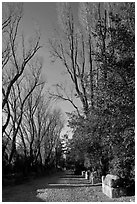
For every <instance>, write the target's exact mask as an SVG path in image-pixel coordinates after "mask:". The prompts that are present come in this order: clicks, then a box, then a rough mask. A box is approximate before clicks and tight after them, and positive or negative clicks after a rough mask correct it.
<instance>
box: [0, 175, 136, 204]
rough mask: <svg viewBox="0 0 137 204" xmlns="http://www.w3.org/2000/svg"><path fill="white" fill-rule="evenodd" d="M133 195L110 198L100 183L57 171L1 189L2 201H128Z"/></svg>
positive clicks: (132, 198)
mask: <svg viewBox="0 0 137 204" xmlns="http://www.w3.org/2000/svg"><path fill="white" fill-rule="evenodd" d="M131 200H134V197H121V198H117V199H110V198H108V197H107V196H106V195H104V194H103V193H102V189H101V185H96V186H92V185H89V183H88V181H87V180H85V179H84V178H82V176H75V175H71V174H64V173H58V174H56V175H55V176H52V177H44V178H38V179H35V180H33V181H31V182H28V183H26V184H22V185H18V186H14V187H6V188H4V189H3V202H129V201H131Z"/></svg>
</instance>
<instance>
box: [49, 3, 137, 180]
mask: <svg viewBox="0 0 137 204" xmlns="http://www.w3.org/2000/svg"><path fill="white" fill-rule="evenodd" d="M71 6H72V4H69V3H60V4H58V15H59V25H60V28H59V29H58V31H57V33H56V34H55V37H54V38H52V39H51V40H50V42H49V43H50V50H51V54H52V59H53V60H56V59H58V60H60V61H61V62H62V63H63V65H64V68H65V69H66V71H67V72H68V75H69V76H70V80H71V82H72V84H73V86H74V90H73V97H72V95H70V97H69V96H68V95H67V97H66V93H65V91H64V90H65V87H63V86H62V85H60V86H59V85H57V93H52V96H53V97H54V98H56V99H60V98H62V100H66V101H69V102H71V104H72V105H73V106H74V109H75V111H74V112H72V113H70V114H68V116H69V126H70V127H71V128H72V129H73V138H72V139H71V140H68V143H69V144H68V154H67V160H68V163H69V164H70V163H71V164H73V165H74V164H75V165H76V164H77V166H79V167H82V166H83V168H87V169H91V170H98V171H99V172H100V176H101V175H106V174H107V173H112V174H116V175H119V176H120V177H121V178H124V179H126V181H129V180H131V179H134V178H135V177H134V176H135V138H134V136H135V135H134V129H135V127H134V126H135V121H134V120H135V115H134V114H135V93H134V90H135V73H134V70H135V4H134V2H130V3H128V2H126V3H124V2H121V3H110V2H106V3H103V2H102V3H97V2H90V3H85V2H84V3H83V2H81V3H79V4H78V16H76V14H75V13H74V12H73V10H72V7H71ZM75 98H79V99H80V101H81V104H82V109H79V107H77V106H76V104H75V103H74V99H75Z"/></svg>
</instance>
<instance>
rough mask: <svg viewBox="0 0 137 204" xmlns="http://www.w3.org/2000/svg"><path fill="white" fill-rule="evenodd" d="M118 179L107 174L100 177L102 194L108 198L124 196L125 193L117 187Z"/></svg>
mask: <svg viewBox="0 0 137 204" xmlns="http://www.w3.org/2000/svg"><path fill="white" fill-rule="evenodd" d="M119 181H120V178H119V177H118V176H116V175H111V174H107V175H106V176H102V192H103V193H104V194H106V195H107V196H108V197H110V198H118V197H121V196H124V195H125V194H126V191H125V189H124V188H123V187H120V186H119Z"/></svg>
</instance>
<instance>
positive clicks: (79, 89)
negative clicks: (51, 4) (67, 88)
mask: <svg viewBox="0 0 137 204" xmlns="http://www.w3.org/2000/svg"><path fill="white" fill-rule="evenodd" d="M59 21H60V25H61V32H60V33H59V36H57V35H56V37H55V38H53V39H51V40H50V41H49V43H50V48H51V54H52V57H53V58H54V59H59V60H61V62H62V63H63V64H64V67H65V68H66V70H67V72H68V74H69V75H70V78H71V81H72V83H73V84H74V86H75V91H76V94H77V95H78V97H79V98H80V100H81V102H82V105H83V109H84V112H85V113H86V114H88V109H89V102H88V94H87V90H86V82H85V78H86V76H87V69H86V52H85V41H84V36H83V34H82V32H81V31H80V30H79V29H77V28H76V26H75V23H74V19H73V14H72V12H71V8H70V6H69V4H68V3H62V4H61V5H60V7H59Z"/></svg>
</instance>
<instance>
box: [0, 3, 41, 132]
mask: <svg viewBox="0 0 137 204" xmlns="http://www.w3.org/2000/svg"><path fill="white" fill-rule="evenodd" d="M22 17H23V4H22V3H3V23H2V29H3V30H2V36H3V45H2V68H3V87H2V93H3V100H2V108H3V109H4V108H5V106H6V107H7V112H8V114H7V115H4V117H6V118H7V119H6V120H5V124H4V125H3V132H5V130H6V127H7V126H8V123H9V120H10V119H9V118H10V109H9V104H8V97H9V95H10V92H11V90H12V87H13V86H14V84H15V83H16V82H17V80H18V79H19V78H20V77H21V76H22V75H23V72H24V70H25V68H26V66H27V65H28V63H29V61H30V60H31V59H32V58H33V57H34V55H35V54H36V53H37V51H38V50H39V49H40V48H41V46H40V35H39V34H37V35H35V36H34V37H31V40H29V42H25V39H24V36H23V35H20V26H21V20H22Z"/></svg>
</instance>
